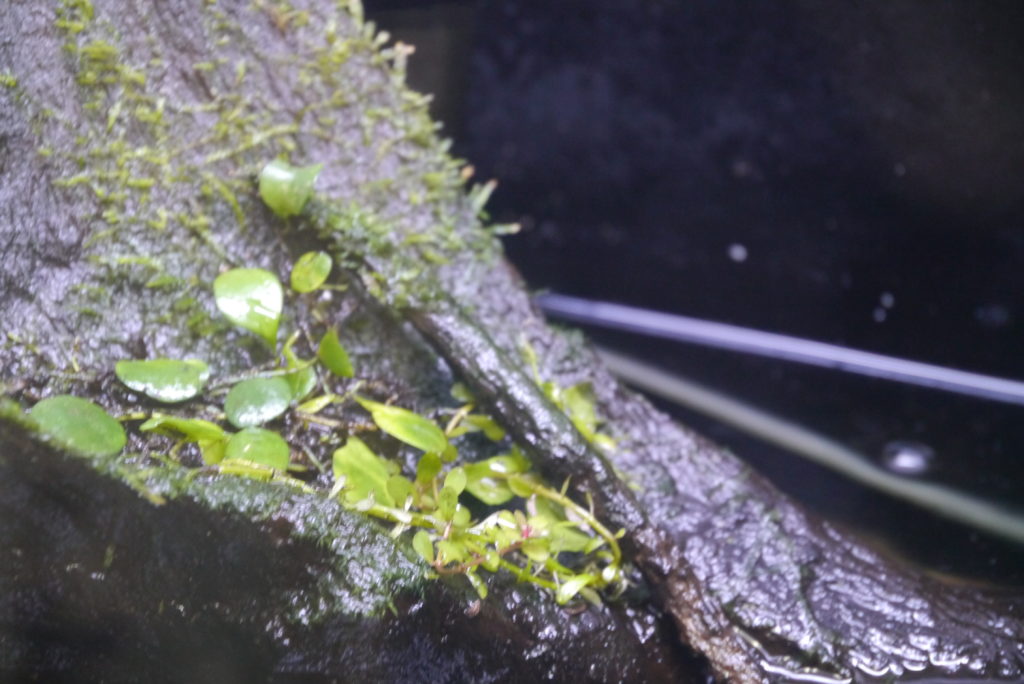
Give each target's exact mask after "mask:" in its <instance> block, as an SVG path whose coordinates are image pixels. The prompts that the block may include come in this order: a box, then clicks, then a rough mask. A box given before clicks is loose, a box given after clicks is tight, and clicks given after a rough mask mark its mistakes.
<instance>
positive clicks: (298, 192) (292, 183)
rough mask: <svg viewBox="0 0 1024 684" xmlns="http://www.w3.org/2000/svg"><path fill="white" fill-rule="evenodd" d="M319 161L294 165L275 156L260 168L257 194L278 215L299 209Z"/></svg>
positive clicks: (305, 199) (313, 181)
mask: <svg viewBox="0 0 1024 684" xmlns="http://www.w3.org/2000/svg"><path fill="white" fill-rule="evenodd" d="M321 169H323V164H314V165H312V166H303V167H296V166H292V165H291V164H288V163H287V162H283V161H281V160H280V159H275V160H274V161H272V162H270V163H269V164H267V165H266V166H264V167H263V170H262V171H260V197H261V198H262V199H263V201H264V202H265V203H266V205H267V206H268V207H270V210H271V211H272V212H274V213H275V214H277V215H278V216H280V217H281V218H288V217H289V216H295V215H297V214H299V213H300V212H301V211H302V207H304V206H305V205H306V201H307V200H308V199H309V196H310V195H312V194H313V184H314V183H315V182H316V178H317V176H319V175H320V170H321Z"/></svg>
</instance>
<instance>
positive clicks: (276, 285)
mask: <svg viewBox="0 0 1024 684" xmlns="http://www.w3.org/2000/svg"><path fill="white" fill-rule="evenodd" d="M213 294H214V298H215V299H216V300H217V308H218V309H220V310H221V312H223V314H224V315H225V316H227V317H228V320H230V321H231V322H232V323H234V324H235V325H237V326H239V327H242V328H245V329H246V330H249V331H251V332H254V333H256V334H257V335H259V336H260V337H262V338H263V339H264V340H266V341H267V344H269V345H270V346H271V347H275V346H277V324H278V322H279V321H280V320H281V307H282V306H283V304H284V292H283V291H282V290H281V283H280V281H278V279H277V276H275V275H274V274H273V273H271V272H270V271H265V270H263V269H262V268H234V269H231V270H230V271H226V272H224V273H221V274H220V275H219V276H217V279H216V280H215V281H213Z"/></svg>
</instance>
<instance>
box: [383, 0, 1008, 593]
mask: <svg viewBox="0 0 1024 684" xmlns="http://www.w3.org/2000/svg"><path fill="white" fill-rule="evenodd" d="M374 4H377V5H378V8H379V9H381V10H387V11H397V10H400V9H402V7H401V6H402V5H403V3H394V2H392V3H387V2H379V3H368V6H369V7H370V8H371V9H374V8H373V5H374ZM405 5H406V7H407V6H408V4H407V3H405ZM433 7H434V9H435V10H436V11H437V12H440V13H441V14H438V15H435V16H441V17H446V19H439V20H438V22H439V24H440V25H441V26H447V29H446V31H442V32H441V34H444V35H446V36H447V38H446V39H445V40H436V41H434V42H433V44H434V45H442V46H447V47H446V48H445V49H444V50H438V53H439V54H444V55H446V56H447V57H446V59H447V62H445V63H446V64H447V65H448V67H447V71H445V72H444V73H446V74H448V76H447V77H443V76H438V72H437V70H436V69H435V70H433V71H431V70H430V69H429V68H427V67H422V68H421V69H422V70H421V72H420V73H421V77H422V78H423V79H424V83H423V86H424V87H426V88H430V89H431V90H436V91H439V93H440V96H441V105H440V109H439V112H440V113H441V116H442V117H443V118H445V119H446V120H447V121H448V123H449V125H448V133H449V134H450V135H452V136H453V137H454V138H455V143H456V145H455V148H456V151H457V153H458V154H460V155H462V156H464V157H466V158H467V159H469V160H470V161H471V162H472V163H473V164H474V165H475V166H476V168H477V172H478V177H479V178H480V179H488V178H492V177H495V178H498V179H499V181H500V183H501V185H500V187H499V190H498V192H497V193H496V195H495V196H494V199H493V200H492V203H491V205H490V207H489V208H490V211H491V214H492V216H493V218H494V219H495V220H498V221H520V222H521V223H522V224H523V231H522V233H521V234H520V235H518V236H515V237H512V238H509V239H508V240H507V242H506V245H507V249H508V253H509V256H510V257H511V259H512V260H513V262H514V263H516V265H517V266H518V267H519V268H520V270H521V271H522V272H523V274H524V275H525V277H526V279H527V280H528V282H530V283H531V285H533V286H534V287H538V288H551V289H554V290H557V291H560V292H564V293H568V294H575V295H579V296H584V297H592V298H597V299H605V300H611V301H617V302H623V303H629V304H633V305H637V306H644V307H649V308H654V309H659V310H665V311H674V312H679V313H683V314H687V315H691V316H698V317H703V318H708V319H713V320H718V321H724V322H730V323H735V324H739V325H745V326H750V327H754V328H759V329H763V330H770V331H776V332H783V333H787V334H793V335H800V336H804V337H809V338H812V339H818V340H822V341H827V342H834V343H838V344H844V345H848V346H851V347H856V348H861V349H866V350H871V351H877V352H880V353H886V354H892V355H896V356H902V357H906V358H912V359H916V360H920V361H926V362H931V363H937V364H942V365H947V366H952V367H956V368H962V369H966V370H973V371H978V372H983V373H987V374H992V375H1000V376H1004V377H1012V378H1018V379H1021V378H1024V353H1022V347H1024V273H1022V267H1024V115H1022V112H1024V78H1021V74H1024V6H1022V5H1020V4H1018V3H1014V2H975V3H954V2H910V3H901V4H899V5H896V6H890V5H888V4H886V3H875V4H872V5H866V6H865V5H857V6H845V5H836V4H834V3H829V4H827V5H820V4H818V3H809V2H806V3H805V2H795V3H787V4H785V5H776V4H771V5H762V4H757V3H740V2H714V1H712V0H695V1H690V2H668V1H667V0H665V1H658V0H636V1H635V2H619V1H618V0H586V1H583V0H564V1H561V2H528V1H526V0H505V1H490V2H476V3H474V2H461V3H453V2H447V3H436V4H435V5H434V6H433ZM420 9H421V10H422V3H421V4H420ZM392 16H395V15H392ZM421 19H422V15H421ZM418 25H420V26H422V21H420V22H419V23H418ZM441 34H438V35H441ZM430 45H431V41H430V40H427V41H426V43H425V44H424V42H422V41H421V44H420V47H421V49H420V52H419V54H418V55H417V57H416V58H414V61H413V65H414V72H413V74H412V77H413V80H414V82H415V80H416V78H418V76H417V72H416V71H415V60H416V59H422V60H425V61H427V62H429V60H430V54H431V48H430ZM453 45H454V46H461V47H455V48H453V47H452V46H453ZM452 55H458V56H461V57H462V58H461V59H453V58H452ZM431 79H432V80H431ZM595 337H598V338H599V339H601V340H602V341H603V342H605V343H607V344H609V345H613V346H615V347H616V348H618V349H622V350H624V351H627V352H629V353H632V354H636V355H639V356H642V357H643V358H645V359H647V360H648V361H655V362H657V363H659V364H662V365H664V367H665V368H666V369H669V370H671V371H673V372H677V373H680V374H683V375H686V376H689V377H691V378H694V379H696V380H698V381H700V382H702V383H704V384H706V385H710V386H714V387H717V388H719V389H720V390H722V391H724V392H727V393H730V394H733V395H735V396H737V397H739V398H742V399H743V400H745V401H747V402H749V403H752V404H756V405H759V406H762V407H765V408H767V409H769V410H770V411H772V412H773V413H776V414H779V415H782V416H785V417H787V418H789V419H791V420H796V421H799V422H801V423H803V424H805V425H807V426H809V427H811V428H813V429H815V430H817V431H819V432H822V433H824V434H826V435H829V436H831V437H833V438H834V439H837V440H839V441H841V442H842V443H844V444H846V445H847V446H850V447H852V448H854V449H856V450H858V451H860V452H861V453H863V454H865V455H866V456H867V457H869V458H873V459H878V460H879V462H880V463H883V464H888V466H889V467H890V468H893V469H897V470H901V472H903V474H904V476H906V477H914V478H922V479H926V480H930V481H934V482H939V483H945V484H949V485H952V486H956V487H957V488H960V489H963V490H964V491H968V492H972V493H975V494H978V495H980V496H984V497H986V498H989V499H992V500H996V501H999V502H1002V503H1004V504H1005V505H1006V506H1011V507H1017V508H1018V509H1019V510H1022V511H1024V465H1022V464H1024V460H1022V458H1021V452H1022V450H1024V449H1022V448H1024V408H1020V407H1013V406H1006V405H1000V404H995V403H992V402H986V401H980V400H974V399H966V398H961V397H955V396H950V395H943V394H940V393H937V392H933V391H928V390H922V389H918V388H910V387H904V386H900V385H894V384H890V383H884V382H881V381H876V380H869V379H864V378H852V377H846V376H842V375H841V374H839V373H836V372H830V371H826V370H821V369H811V368H800V367H795V366H793V365H789V364H783V363H779V362H773V361H768V360H763V359H752V358H745V357H740V356H737V355H735V354H729V353H724V352H717V351H713V350H704V349H696V348H691V347H685V346H681V345H674V344H670V343H665V342H655V341H649V340H639V339H637V338H635V337H631V336H627V335H623V334H607V333H601V334H595ZM666 409H668V410H673V411H676V412H678V413H679V415H680V416H681V417H682V418H683V419H684V420H685V421H686V422H688V423H689V424H691V425H694V426H695V427H697V428H699V429H700V430H701V431H702V432H704V433H705V434H707V435H709V436H710V437H712V438H714V439H716V440H718V441H720V442H722V443H724V444H727V445H729V446H730V447H732V448H733V449H734V450H735V451H736V452H737V453H738V454H740V455H741V456H742V457H744V458H746V459H748V460H749V461H751V462H752V463H754V464H755V465H756V466H757V467H758V468H759V469H761V470H762V471H763V472H765V473H767V474H768V475H769V476H771V477H772V478H773V479H774V480H775V481H776V482H777V484H779V486H781V487H782V488H783V489H785V490H787V491H789V492H791V493H793V494H794V495H796V496H798V497H800V498H801V499H802V500H804V501H806V502H807V503H808V505H810V506H812V507H813V508H815V509H817V510H819V511H821V512H823V513H825V514H826V515H829V516H831V517H833V518H836V519H837V520H840V521H844V522H846V523H849V524H851V525H854V526H856V527H858V528H861V529H864V530H866V531H867V533H868V534H869V535H871V536H877V537H879V538H880V539H881V540H882V543H885V544H892V545H896V546H898V547H900V548H902V549H903V550H904V551H905V552H906V553H908V554H910V555H911V556H912V557H913V558H916V559H918V560H919V561H921V562H923V563H925V564H927V565H929V566H930V567H932V568H935V569H937V570H939V571H946V572H958V573H962V574H967V575H969V576H973V577H980V578H988V579H993V580H997V581H1002V582H1009V583H1014V584H1024V549H1022V548H1021V547H1020V546H1014V545H1012V544H1009V543H1004V542H1000V541H998V540H995V539H991V538H988V537H986V536H985V535H983V534H980V533H978V532H976V531H973V530H970V529H966V528H964V527H961V526H957V525H955V524H952V523H949V522H948V521H946V520H943V519H939V518H936V517H934V516H931V515H928V514H926V513H923V512H921V511H918V510H917V509H916V508H914V507H911V506H907V505H904V504H901V503H899V502H898V501H895V500H893V499H891V498H888V497H884V496H881V495H878V494H875V493H873V492H871V491H867V490H865V489H863V488H861V487H858V486H856V485H852V484H850V483H848V482H847V481H845V480H844V479H842V478H840V477H838V476H836V475H833V474H831V473H829V472H827V471H825V470H823V469H821V468H819V467H817V466H813V465H810V464H808V463H806V462H805V461H804V460H802V459H799V458H796V457H793V456H791V455H788V454H785V453H781V452H779V451H777V450H775V449H773V448H770V447H768V446H766V445H763V444H760V443H757V442H754V441H753V440H751V439H750V438H748V437H745V436H744V435H742V434H740V433H737V432H735V431H733V430H731V429H729V428H727V427H724V426H721V425H717V424H715V423H713V422H710V421H708V420H707V419H705V418H703V417H701V416H699V415H696V414H691V413H689V412H685V411H679V410H678V409H675V408H674V407H670V406H666ZM908 445H909V446H908ZM901 454H902V456H901ZM915 463H916V465H915Z"/></svg>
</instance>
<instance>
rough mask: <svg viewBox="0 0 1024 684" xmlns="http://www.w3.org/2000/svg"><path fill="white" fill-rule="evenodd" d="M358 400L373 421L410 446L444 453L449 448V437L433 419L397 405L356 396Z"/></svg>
mask: <svg viewBox="0 0 1024 684" xmlns="http://www.w3.org/2000/svg"><path fill="white" fill-rule="evenodd" d="M356 401H358V402H359V404H360V405H361V406H362V407H363V408H364V409H366V410H367V411H369V412H370V415H371V416H373V422H374V423H376V424H377V427H379V428H380V429H381V430H383V431H384V432H386V433H388V434H389V435H391V436H392V437H394V438H395V439H399V440H401V441H403V442H405V443H406V444H408V445H410V446H414V447H416V448H417V449H422V450H423V451H432V452H435V453H442V452H444V450H445V449H447V448H448V438H447V437H445V436H444V432H443V431H442V430H441V428H439V427H438V426H437V425H435V424H434V422H433V421H431V420H428V419H427V418H424V417H423V416H421V415H419V414H417V413H413V412H412V411H408V410H406V409H404V408H399V407H397V406H388V405H386V404H380V403H377V402H376V401H370V400H369V399H363V398H362V397H356Z"/></svg>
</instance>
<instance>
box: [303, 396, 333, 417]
mask: <svg viewBox="0 0 1024 684" xmlns="http://www.w3.org/2000/svg"><path fill="white" fill-rule="evenodd" d="M337 398H338V397H336V396H335V395H333V394H321V395H320V396H319V397H313V398H312V399H310V400H309V401H307V402H303V403H301V404H299V405H298V406H296V407H295V410H296V411H298V412H300V413H308V414H310V415H312V414H315V413H320V412H321V411H323V410H324V409H325V408H327V407H328V406H330V405H331V404H333V403H334V402H335V400H337Z"/></svg>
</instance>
